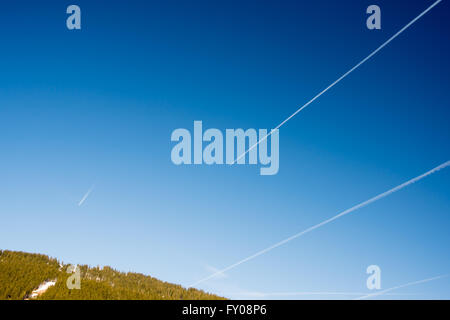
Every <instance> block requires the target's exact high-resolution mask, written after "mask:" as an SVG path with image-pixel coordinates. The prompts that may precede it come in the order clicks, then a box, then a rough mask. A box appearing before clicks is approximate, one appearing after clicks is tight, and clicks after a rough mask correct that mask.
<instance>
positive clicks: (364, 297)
mask: <svg viewBox="0 0 450 320" xmlns="http://www.w3.org/2000/svg"><path fill="white" fill-rule="evenodd" d="M445 277H448V275H442V276H437V277H433V278H428V279H424V280H419V281H414V282H409V283H406V284H402V285H400V286H396V287H392V288H389V289H386V290H382V291H378V292H375V293H371V294H368V295H365V296H362V297H359V298H356V299H354V300H362V299H366V298H372V297H376V296H381V295H383V294H385V293H387V292H390V291H393V290H397V289H400V288H405V287H409V286H413V285H416V284H420V283H425V282H429V281H433V280H438V279H442V278H445Z"/></svg>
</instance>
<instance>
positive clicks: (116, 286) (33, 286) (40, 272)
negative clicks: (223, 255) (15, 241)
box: [0, 250, 223, 300]
mask: <svg viewBox="0 0 450 320" xmlns="http://www.w3.org/2000/svg"><path fill="white" fill-rule="evenodd" d="M68 267H69V264H62V263H60V262H59V261H58V260H57V259H54V258H50V257H48V256H46V255H42V254H34V253H25V252H15V251H8V250H0V300H22V299H42V300H68V299H70V300H87V299H88V300H97V299H102V300H103V299H105V300H124V299H145V300H200V299H201V300H203V299H205V300H211V299H223V298H221V297H219V296H216V295H213V294H209V293H206V292H203V291H200V290H197V289H192V288H191V289H188V290H187V289H184V288H183V287H182V286H180V285H175V284H171V283H167V282H163V281H160V280H158V279H155V278H152V277H150V276H146V275H143V274H140V273H133V272H127V273H124V272H119V271H117V270H114V269H112V268H110V267H103V268H100V267H89V266H86V265H79V266H77V268H79V271H80V275H81V289H79V290H78V289H72V290H69V289H68V288H67V285H66V281H67V279H68V277H70V276H71V275H72V274H70V273H67V272H66V270H67V269H68ZM38 289H39V290H38ZM32 293H34V294H32ZM32 296H33V297H32Z"/></svg>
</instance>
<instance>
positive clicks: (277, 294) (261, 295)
mask: <svg viewBox="0 0 450 320" xmlns="http://www.w3.org/2000/svg"><path fill="white" fill-rule="evenodd" d="M365 294H367V293H362V292H339V291H323V292H319V291H300V292H269V293H266V292H234V293H220V295H222V296H225V297H226V296H244V297H258V298H266V297H286V296H310V295H311V296H362V295H365ZM386 295H389V296H412V295H417V294H415V293H386Z"/></svg>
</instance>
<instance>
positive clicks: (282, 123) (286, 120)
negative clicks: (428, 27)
mask: <svg viewBox="0 0 450 320" xmlns="http://www.w3.org/2000/svg"><path fill="white" fill-rule="evenodd" d="M441 1H442V0H438V1H436V2H435V3H433V4H432V5H431V6H429V7H428V8H427V9H426V10H425V11H423V12H422V13H421V14H419V15H418V16H417V17H416V18H414V19H413V20H411V22H409V23H408V24H407V25H406V26H404V27H403V28H402V29H400V31H398V32H397V33H396V34H394V35H393V36H392V37H390V38H389V39H388V40H387V41H386V42H384V43H383V44H382V45H381V46H379V47H378V48H377V49H375V51H373V52H372V53H371V54H369V55H368V56H367V57H365V58H364V59H363V60H361V61H360V62H359V63H358V64H357V65H355V66H354V67H353V68H351V69H350V70H348V71H347V72H346V73H344V74H343V75H342V76H341V77H340V78H338V79H337V80H336V81H334V82H333V83H332V84H330V85H329V86H328V87H326V88H325V89H324V90H322V91H321V92H320V93H319V94H317V95H316V96H315V97H314V98H312V99H311V100H309V101H308V102H307V103H305V104H304V105H303V106H301V107H300V108H299V109H298V110H297V111H295V112H294V113H293V114H291V115H290V116H289V117H288V118H286V119H285V120H284V121H283V122H281V123H280V124H279V125H278V126H276V128H275V129H273V130H271V131H270V133H268V134H266V135H265V136H264V137H263V138H261V139H260V140H259V141H258V142H256V143H255V144H254V145H253V146H251V147H250V148H249V149H248V150H247V151H245V152H244V153H243V154H241V155H240V156H239V157H238V158H237V159H236V160H235V161H233V162H232V163H231V165H233V164H235V163H236V162H237V161H238V160H240V159H241V158H242V157H245V155H246V154H247V153H248V152H250V151H251V150H253V149H254V148H255V147H256V146H257V145H259V144H260V143H261V142H263V141H264V140H266V139H267V138H268V137H269V136H271V135H272V133H273V131H274V130H278V129H279V128H280V127H281V126H283V125H284V124H285V123H286V122H288V121H289V120H291V119H292V118H293V117H294V116H295V115H296V114H297V113H299V112H300V111H302V110H303V109H305V108H306V107H307V106H309V105H310V104H311V103H313V102H314V101H315V100H316V99H317V98H319V97H320V96H321V95H323V94H324V93H325V92H327V91H328V90H329V89H331V88H332V87H334V86H335V85H336V84H337V83H339V82H340V81H341V80H342V79H344V78H345V77H347V76H348V75H349V74H350V73H352V72H353V71H355V70H356V69H358V68H359V67H360V66H361V65H362V64H363V63H364V62H366V61H367V60H369V59H370V58H372V57H373V56H374V55H375V54H376V53H377V52H378V51H380V50H381V49H383V48H384V47H385V46H386V45H387V44H389V42H391V41H392V40H394V39H395V38H397V37H398V36H399V35H400V34H401V33H402V32H403V31H405V30H406V29H408V28H409V27H410V26H411V25H412V24H414V23H415V22H416V21H417V20H419V19H420V18H421V17H422V16H424V15H425V14H426V13H427V12H428V11H430V10H431V9H432V8H433V7H434V6H436V5H437V4H438V3H439V2H441Z"/></svg>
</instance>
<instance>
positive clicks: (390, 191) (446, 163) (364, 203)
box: [188, 160, 450, 288]
mask: <svg viewBox="0 0 450 320" xmlns="http://www.w3.org/2000/svg"><path fill="white" fill-rule="evenodd" d="M448 166H450V160H449V161H447V162H444V163H443V164H441V165H439V166H437V167H435V168H433V169H431V170H430V171H427V172H425V173H423V174H421V175H420V176H417V177H415V178H413V179H411V180H408V181H406V182H404V183H402V184H400V185H398V186H396V187H395V188H392V189H390V190H388V191H386V192H383V193H380V194H379V195H377V196H375V197H373V198H370V199H369V200H366V201H364V202H361V203H360V204H357V205H356V206H353V207H351V208H349V209H347V210H345V211H342V212H341V213H339V214H337V215H335V216H334V217H331V218H329V219H327V220H324V221H322V222H320V223H318V224H316V225H314V226H312V227H309V228H308V229H306V230H303V231H301V232H299V233H297V234H294V235H293V236H291V237H289V238H286V239H284V240H282V241H280V242H277V243H275V244H274V245H271V246H270V247H267V248H265V249H263V250H261V251H258V252H257V253H255V254H253V255H251V256H249V257H247V258H245V259H242V260H240V261H238V262H236V263H234V264H232V265H230V266H228V267H226V268H225V269H222V270H219V271H218V272H216V273H214V274H212V275H210V276H208V277H206V278H203V279H201V280H199V281H197V282H195V283H193V284H192V285H190V286H189V287H188V288H190V287H193V286H196V285H198V284H200V283H202V282H205V281H207V280H209V279H211V278H214V277H215V276H217V275H219V274H223V273H224V272H227V271H228V270H230V269H233V268H235V267H237V266H239V265H241V264H243V263H245V262H247V261H250V260H252V259H254V258H256V257H258V256H260V255H262V254H264V253H267V252H269V251H271V250H273V249H275V248H277V247H279V246H281V245H283V244H285V243H288V242H290V241H292V240H294V239H296V238H298V237H300V236H302V235H304V234H306V233H308V232H310V231H313V230H315V229H318V228H320V227H323V226H324V225H326V224H328V223H330V222H332V221H334V220H336V219H339V218H340V217H343V216H345V215H347V214H349V213H351V212H353V211H356V210H358V209H361V208H363V207H365V206H367V205H369V204H371V203H373V202H375V201H378V200H380V199H383V198H384V197H387V196H388V195H390V194H392V193H394V192H397V191H399V190H401V189H403V188H406V187H407V186H409V185H411V184H413V183H415V182H417V181H419V180H422V179H424V178H425V177H427V176H429V175H431V174H433V173H435V172H438V171H439V170H442V169H444V168H446V167H448Z"/></svg>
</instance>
